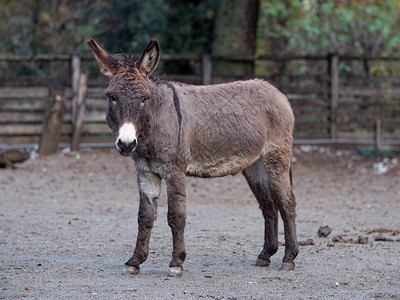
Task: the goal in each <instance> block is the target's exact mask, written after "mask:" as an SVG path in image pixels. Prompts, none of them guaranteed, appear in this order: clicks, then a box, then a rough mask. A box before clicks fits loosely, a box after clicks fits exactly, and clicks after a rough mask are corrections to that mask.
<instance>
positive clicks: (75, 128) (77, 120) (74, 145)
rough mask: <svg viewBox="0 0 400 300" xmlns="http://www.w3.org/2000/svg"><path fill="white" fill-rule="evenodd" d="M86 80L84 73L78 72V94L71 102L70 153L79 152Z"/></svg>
mask: <svg viewBox="0 0 400 300" xmlns="http://www.w3.org/2000/svg"><path fill="white" fill-rule="evenodd" d="M87 80H88V75H87V73H86V72H80V75H79V82H78V87H77V89H78V91H77V92H78V94H77V97H74V98H73V99H72V100H73V102H72V107H73V108H74V109H73V111H72V117H71V120H72V139H71V151H78V150H79V143H80V141H81V134H82V128H83V118H84V116H85V105H86V95H87Z"/></svg>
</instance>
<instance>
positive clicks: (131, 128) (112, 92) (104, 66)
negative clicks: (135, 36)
mask: <svg viewBox="0 0 400 300" xmlns="http://www.w3.org/2000/svg"><path fill="white" fill-rule="evenodd" d="M87 43H88V45H89V47H90V49H91V50H92V52H93V54H94V56H95V58H96V60H97V62H98V64H99V66H100V69H101V71H102V72H103V73H104V74H105V75H107V76H109V77H110V84H109V86H108V88H107V90H106V95H107V96H108V107H107V123H108V126H110V128H111V129H112V131H113V134H114V137H115V145H116V147H117V149H118V151H119V152H120V153H121V154H122V155H124V156H129V155H131V153H132V152H133V151H134V150H135V149H136V146H137V138H138V134H139V132H140V129H141V125H142V121H143V110H144V106H145V105H146V104H145V102H146V101H148V100H150V98H151V93H150V90H149V86H148V85H149V82H150V81H149V78H148V76H149V75H150V74H151V73H152V72H153V71H154V70H155V68H156V67H157V65H158V62H159V60H160V45H159V44H158V41H157V40H156V39H152V40H151V41H150V43H149V44H148V45H147V47H146V49H145V50H144V52H143V54H142V56H141V57H140V59H137V60H136V59H134V60H130V59H125V60H118V59H117V58H115V57H114V56H112V55H111V54H109V53H107V52H106V51H104V50H103V49H102V48H101V47H100V46H99V45H98V44H97V43H96V42H95V41H94V39H89V40H88V41H87Z"/></svg>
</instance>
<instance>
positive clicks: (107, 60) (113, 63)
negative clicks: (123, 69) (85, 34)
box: [86, 38, 119, 76]
mask: <svg viewBox="0 0 400 300" xmlns="http://www.w3.org/2000/svg"><path fill="white" fill-rule="evenodd" d="M86 43H87V44H88V46H89V48H90V50H92V53H93V55H94V57H95V58H96V60H97V63H98V64H99V67H100V70H101V72H102V73H103V74H104V75H107V76H112V75H115V74H116V73H117V71H118V67H119V61H118V60H117V59H116V58H115V57H113V56H112V55H111V54H109V53H107V52H106V51H104V50H103V49H101V47H100V46H99V45H98V44H97V43H96V41H95V40H94V39H92V38H90V39H88V40H87V41H86Z"/></svg>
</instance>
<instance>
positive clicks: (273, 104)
mask: <svg viewBox="0 0 400 300" xmlns="http://www.w3.org/2000/svg"><path fill="white" fill-rule="evenodd" d="M87 43H88V45H89V47H90V49H91V50H92V52H93V54H94V56H95V58H96V60H97V62H98V64H99V66H100V68H101V71H102V72H103V73H104V74H105V75H107V76H109V78H110V84H109V87H108V88H107V90H106V95H107V96H108V101H109V102H108V108H107V123H108V125H109V126H110V128H111V129H112V131H113V134H114V137H115V145H116V147H117V149H118V151H119V152H120V154H121V155H124V156H131V157H132V159H133V160H134V162H135V166H136V170H137V174H138V175H137V176H138V187H139V194H140V204H139V213H138V225H139V230H138V235H137V242H136V248H135V251H134V253H133V256H132V257H131V258H130V259H129V260H128V261H127V262H126V268H127V270H128V271H130V272H131V273H132V274H138V273H139V270H140V268H139V266H140V264H142V263H143V262H144V261H145V260H146V259H147V256H148V253H149V240H150V233H151V230H152V228H153V224H154V220H155V218H156V215H157V212H156V210H157V200H158V198H159V196H160V187H161V180H162V179H165V180H166V184H167V196H168V225H169V226H170V227H171V231H172V238H173V251H172V260H171V263H170V264H169V267H170V269H169V270H170V272H171V275H178V276H180V275H181V274H182V271H183V268H182V264H183V262H184V260H185V257H186V250H185V241H184V229H185V224H186V176H187V175H188V176H197V177H202V178H211V177H219V176H227V175H235V174H237V173H239V172H242V174H243V175H244V176H245V178H246V180H247V182H248V184H249V186H250V189H251V190H252V192H253V193H254V195H255V197H256V198H257V201H258V203H259V205H260V208H261V211H262V214H263V216H264V219H265V235H264V247H263V249H262V251H261V253H260V254H259V255H258V258H257V261H256V265H257V266H268V265H269V264H270V262H271V260H270V257H271V256H272V255H273V254H275V253H276V252H277V250H278V211H279V212H280V214H281V217H282V219H283V224H284V229H285V256H284V258H283V262H282V266H281V269H284V270H293V269H294V258H295V257H296V256H297V253H298V243H297V238H296V224H295V217H296V200H295V197H294V195H293V191H292V178H291V163H290V160H291V154H292V136H293V127H294V116H293V112H292V109H291V107H290V104H289V102H288V100H287V98H286V97H285V96H284V95H283V94H282V93H281V92H279V91H278V89H276V88H275V87H273V86H272V85H271V84H269V83H268V82H265V81H263V80H257V79H256V80H249V81H237V82H233V83H227V84H218V85H209V86H195V85H188V84H182V83H176V82H169V81H165V80H161V79H157V78H155V77H154V76H150V75H151V74H152V73H153V71H154V70H155V69H156V67H157V65H158V62H159V60H160V46H159V43H158V41H157V40H156V39H152V40H151V41H150V42H149V44H148V45H147V47H146V49H145V50H144V52H143V54H142V56H141V57H140V58H138V59H136V58H134V59H131V58H127V57H124V58H121V59H117V58H116V57H114V56H112V55H110V54H109V53H107V52H106V51H104V50H103V49H102V48H100V47H99V45H98V44H97V43H96V42H95V41H94V40H93V39H89V40H88V41H87Z"/></svg>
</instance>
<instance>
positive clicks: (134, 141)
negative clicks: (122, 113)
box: [129, 139, 137, 150]
mask: <svg viewBox="0 0 400 300" xmlns="http://www.w3.org/2000/svg"><path fill="white" fill-rule="evenodd" d="M136 146H137V140H136V139H134V140H133V142H132V143H130V144H129V147H130V148H132V150H133V149H135V148H136Z"/></svg>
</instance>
